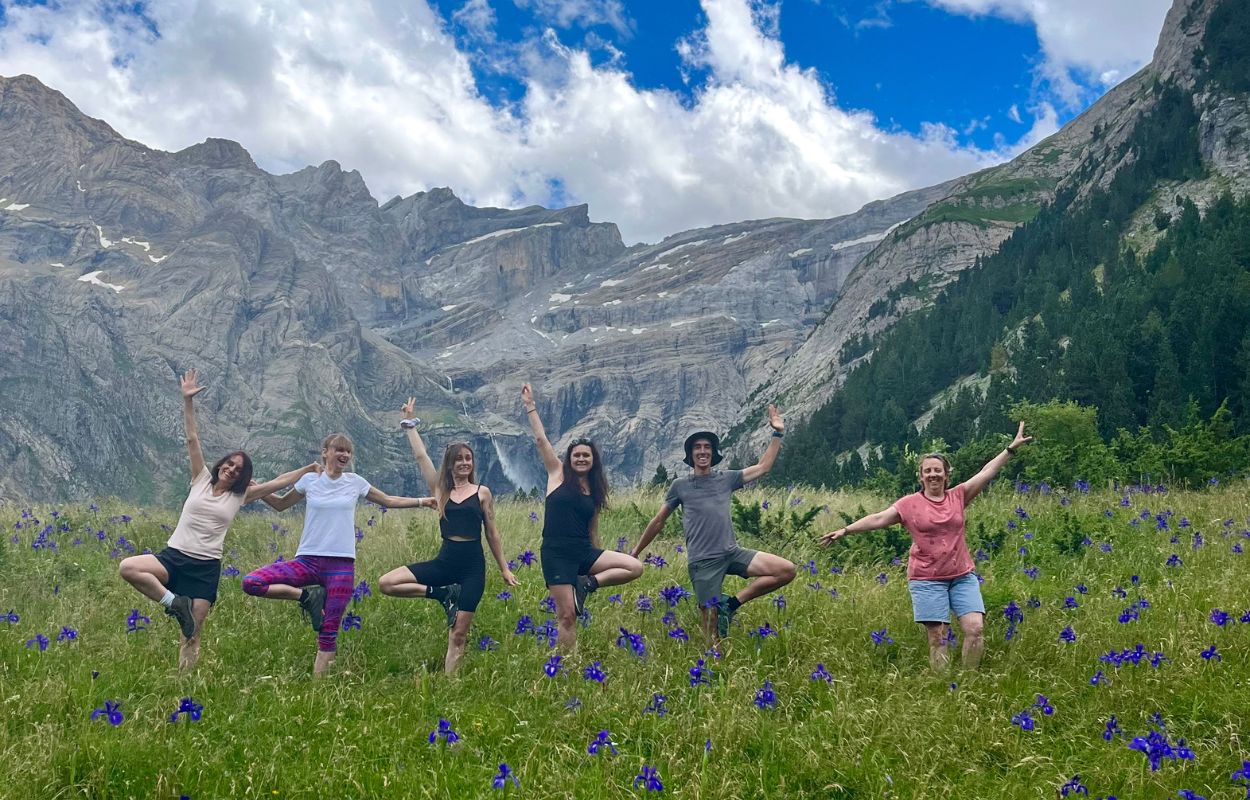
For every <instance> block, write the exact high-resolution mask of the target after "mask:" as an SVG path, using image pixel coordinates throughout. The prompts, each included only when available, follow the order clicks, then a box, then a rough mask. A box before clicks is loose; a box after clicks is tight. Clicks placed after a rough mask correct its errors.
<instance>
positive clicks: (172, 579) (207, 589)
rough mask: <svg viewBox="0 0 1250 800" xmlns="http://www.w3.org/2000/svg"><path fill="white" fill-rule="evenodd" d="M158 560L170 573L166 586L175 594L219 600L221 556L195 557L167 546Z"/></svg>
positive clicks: (210, 600)
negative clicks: (218, 585)
mask: <svg viewBox="0 0 1250 800" xmlns="http://www.w3.org/2000/svg"><path fill="white" fill-rule="evenodd" d="M156 560H157V561H159V562H161V566H162V567H164V568H165V571H166V572H168V573H169V581H168V582H167V583H166V584H165V588H167V589H169V591H171V592H173V593H174V594H181V595H186V596H187V597H190V598H193V599H197V600H207V601H208V602H210V603H216V602H217V584H218V583H220V582H221V559H220V558H195V557H194V556H189V555H187V554H186V553H184V552H182V551H181V550H175V549H174V548H172V547H166V548H165V549H164V550H162V551H160V552H159V553H157V554H156Z"/></svg>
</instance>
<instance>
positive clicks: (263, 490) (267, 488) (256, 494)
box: [243, 463, 319, 510]
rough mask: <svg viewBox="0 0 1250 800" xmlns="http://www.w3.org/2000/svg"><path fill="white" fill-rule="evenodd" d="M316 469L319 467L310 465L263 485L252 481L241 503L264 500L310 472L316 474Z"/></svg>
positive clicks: (271, 505) (283, 474)
mask: <svg viewBox="0 0 1250 800" xmlns="http://www.w3.org/2000/svg"><path fill="white" fill-rule="evenodd" d="M318 469H319V465H318V464H316V463H312V464H309V465H308V466H306V467H300V468H299V469H293V470H291V471H290V472H284V473H282V474H281V475H279V476H278V477H276V478H274V479H273V480H269V481H265V482H264V483H257V482H256V481H252V485H251V486H249V487H247V494H246V495H245V496H244V498H243V502H244V503H250V502H252V501H253V500H258V499H264V498H266V497H268V496H269V495H271V494H273V493H274V492H277V491H280V490H282V489H285V488H286V487H288V486H292V485H294V483H295V482H296V481H298V480H299V479H300V478H302V477H303V476H305V475H307V474H308V473H310V472H316V471H317V470H318ZM269 505H270V507H273V503H269ZM279 510H281V509H279Z"/></svg>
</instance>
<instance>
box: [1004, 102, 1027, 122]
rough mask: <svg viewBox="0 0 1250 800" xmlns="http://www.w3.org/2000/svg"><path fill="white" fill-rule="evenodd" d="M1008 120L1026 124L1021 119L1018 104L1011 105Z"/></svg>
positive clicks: (1008, 110)
mask: <svg viewBox="0 0 1250 800" xmlns="http://www.w3.org/2000/svg"><path fill="white" fill-rule="evenodd" d="M1007 119H1009V120H1011V121H1012V122H1017V123H1018V122H1024V120H1023V119H1021V117H1020V106H1019V105H1017V104H1016V103H1012V104H1011V108H1009V109H1007Z"/></svg>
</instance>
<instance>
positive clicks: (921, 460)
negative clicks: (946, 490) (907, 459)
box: [916, 453, 951, 485]
mask: <svg viewBox="0 0 1250 800" xmlns="http://www.w3.org/2000/svg"><path fill="white" fill-rule="evenodd" d="M930 458H936V459H937V460H938V461H941V462H942V467H943V468H944V469H945V470H946V483H947V484H948V485H949V484H950V482H951V460H950V459H949V458H947V457H946V454H945V453H925V454H924V455H922V456H921V457H920V458H919V459H917V460H916V477H920V467H921V466H922V465H923V464H924V462H925V461H926V460H928V459H930Z"/></svg>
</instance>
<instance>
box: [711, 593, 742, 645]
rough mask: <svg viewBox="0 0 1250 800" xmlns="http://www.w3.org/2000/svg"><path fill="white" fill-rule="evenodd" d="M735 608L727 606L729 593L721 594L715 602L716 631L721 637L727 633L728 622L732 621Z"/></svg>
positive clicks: (735, 611)
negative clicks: (718, 600)
mask: <svg viewBox="0 0 1250 800" xmlns="http://www.w3.org/2000/svg"><path fill="white" fill-rule="evenodd" d="M736 613H738V612H737V609H732V610H731V609H730V608H729V595H727V594H722V595H721V596H720V602H718V603H717V604H716V633H717V634H718V635H719V636H720V637H721V638H722V639H723V638H725V637H726V636H728V635H729V623H731V622H733V620H734V614H736Z"/></svg>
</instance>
